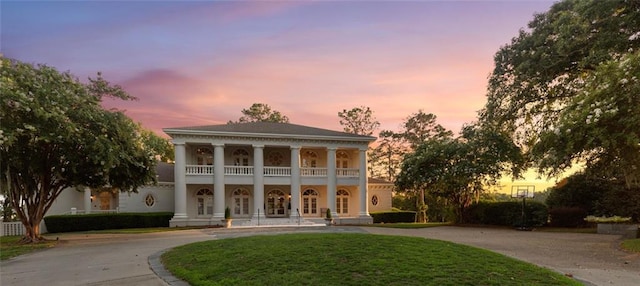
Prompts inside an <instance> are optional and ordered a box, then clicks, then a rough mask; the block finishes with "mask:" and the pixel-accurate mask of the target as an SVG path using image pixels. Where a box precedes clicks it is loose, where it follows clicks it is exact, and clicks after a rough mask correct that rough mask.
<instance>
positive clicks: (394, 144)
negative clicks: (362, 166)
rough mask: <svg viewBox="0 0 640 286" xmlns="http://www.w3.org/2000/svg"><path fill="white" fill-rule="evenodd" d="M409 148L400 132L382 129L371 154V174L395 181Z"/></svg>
mask: <svg viewBox="0 0 640 286" xmlns="http://www.w3.org/2000/svg"><path fill="white" fill-rule="evenodd" d="M408 150H409V147H408V146H407V145H406V144H405V143H404V140H403V139H402V137H401V136H400V135H399V134H398V133H395V132H392V131H389V130H384V131H381V132H380V134H379V137H378V141H377V145H376V146H375V148H373V149H372V150H371V153H370V156H369V161H370V162H371V168H369V169H370V170H369V171H370V173H371V175H372V176H373V177H379V178H384V179H386V180H388V181H389V182H393V181H394V180H395V179H396V175H397V173H398V171H399V170H400V165H401V164H402V159H403V156H404V154H406V152H407V151H408Z"/></svg>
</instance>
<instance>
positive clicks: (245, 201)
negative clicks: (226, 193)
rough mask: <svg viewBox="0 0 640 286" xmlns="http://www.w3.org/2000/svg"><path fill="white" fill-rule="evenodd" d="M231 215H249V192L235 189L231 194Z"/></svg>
mask: <svg viewBox="0 0 640 286" xmlns="http://www.w3.org/2000/svg"><path fill="white" fill-rule="evenodd" d="M231 200H232V201H233V214H234V215H237V216H244V215H249V191H247V190H245V189H237V190H235V191H233V194H231Z"/></svg>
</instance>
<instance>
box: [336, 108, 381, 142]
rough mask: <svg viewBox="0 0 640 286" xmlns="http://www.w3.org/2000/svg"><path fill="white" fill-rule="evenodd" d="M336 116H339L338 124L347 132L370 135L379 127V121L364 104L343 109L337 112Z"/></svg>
mask: <svg viewBox="0 0 640 286" xmlns="http://www.w3.org/2000/svg"><path fill="white" fill-rule="evenodd" d="M338 117H340V125H342V127H343V128H344V132H347V133H353V134H359V135H367V136H370V135H371V134H373V132H374V131H376V129H378V127H380V122H379V121H378V120H376V118H375V116H373V111H372V110H371V109H370V108H369V107H366V106H360V107H354V108H352V109H351V110H346V109H343V110H342V111H340V112H338Z"/></svg>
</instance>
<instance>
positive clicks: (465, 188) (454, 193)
mask: <svg viewBox="0 0 640 286" xmlns="http://www.w3.org/2000/svg"><path fill="white" fill-rule="evenodd" d="M520 154H521V152H520V149H519V148H518V147H517V146H515V144H513V142H512V141H511V139H510V138H509V137H508V136H506V134H504V133H500V132H498V131H495V130H491V129H485V128H483V127H480V126H477V125H468V126H465V127H464V128H463V130H462V132H461V136H459V137H458V138H451V137H433V138H431V139H428V140H426V141H424V142H423V143H422V144H420V145H419V146H418V147H417V148H416V149H415V151H414V152H413V153H410V154H408V155H407V156H406V157H405V160H404V161H403V163H402V169H401V172H400V174H399V175H398V178H397V180H396V186H397V187H398V189H400V190H428V191H429V193H431V194H432V195H435V196H437V197H442V198H445V199H446V200H447V201H448V202H449V204H450V205H451V206H454V210H455V214H456V217H457V220H458V221H463V220H464V218H463V217H462V214H463V213H464V209H465V208H466V207H468V206H469V205H470V204H471V203H472V201H473V199H476V200H477V199H478V198H479V196H480V194H481V193H482V192H483V191H484V190H486V189H487V187H490V186H492V185H496V184H497V183H498V178H499V177H500V176H501V175H502V174H504V173H510V174H514V175H516V176H518V175H519V174H520V172H521V170H522V166H523V165H522V164H515V165H514V164H512V163H511V162H522V159H521V155H520Z"/></svg>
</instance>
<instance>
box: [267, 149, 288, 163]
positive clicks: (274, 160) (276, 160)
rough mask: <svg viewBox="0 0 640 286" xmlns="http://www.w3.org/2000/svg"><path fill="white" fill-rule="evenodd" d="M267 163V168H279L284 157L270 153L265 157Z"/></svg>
mask: <svg viewBox="0 0 640 286" xmlns="http://www.w3.org/2000/svg"><path fill="white" fill-rule="evenodd" d="M267 162H269V166H281V165H282V163H283V162H284V155H282V152H279V151H271V152H269V154H268V155H267Z"/></svg>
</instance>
